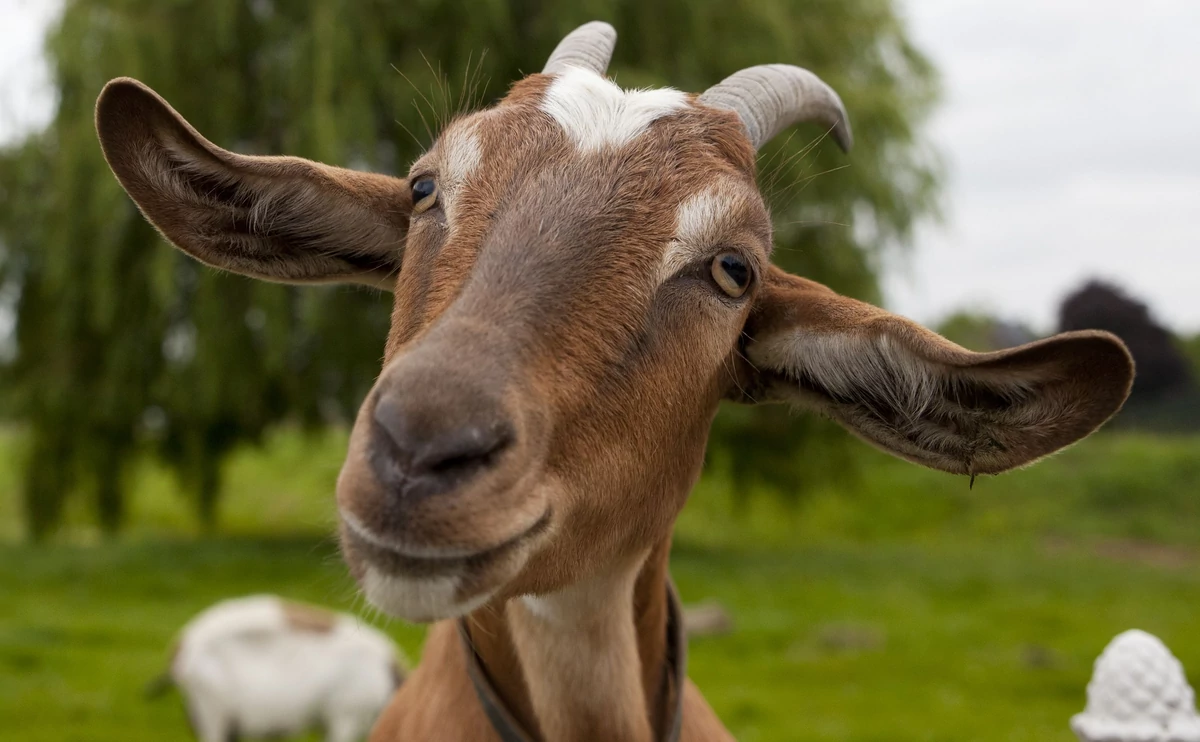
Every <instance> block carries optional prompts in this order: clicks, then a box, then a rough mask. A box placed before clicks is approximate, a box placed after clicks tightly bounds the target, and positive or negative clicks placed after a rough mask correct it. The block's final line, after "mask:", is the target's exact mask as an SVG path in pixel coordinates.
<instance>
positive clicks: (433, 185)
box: [412, 177, 438, 214]
mask: <svg viewBox="0 0 1200 742" xmlns="http://www.w3.org/2000/svg"><path fill="white" fill-rule="evenodd" d="M437 197H438V187H437V181H436V180H434V179H433V178H428V177H426V178H417V179H416V180H415V181H413V184H412V200H413V213H414V214H420V213H421V212H422V211H425V210H426V209H428V208H429V207H430V206H433V205H434V204H435V203H437Z"/></svg>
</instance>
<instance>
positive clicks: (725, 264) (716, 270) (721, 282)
mask: <svg viewBox="0 0 1200 742" xmlns="http://www.w3.org/2000/svg"><path fill="white" fill-rule="evenodd" d="M712 277H713V280H714V281H716V282H717V285H718V286H720V287H721V290H722V291H724V292H725V293H726V294H728V295H729V296H731V297H732V298H734V299H737V298H739V297H740V296H741V295H742V294H744V293H746V287H747V286H749V285H750V266H748V265H746V261H745V260H742V257H741V256H740V255H738V254H736V253H731V252H723V253H721V254H720V255H718V256H717V257H715V258H713V261H712Z"/></svg>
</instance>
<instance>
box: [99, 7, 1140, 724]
mask: <svg viewBox="0 0 1200 742" xmlns="http://www.w3.org/2000/svg"><path fill="white" fill-rule="evenodd" d="M615 38H616V34H615V32H614V31H613V30H612V28H611V27H610V26H608V25H607V24H603V23H591V24H587V25H586V26H583V27H581V28H580V29H578V30H577V31H575V32H574V33H572V34H571V35H570V36H568V37H567V38H566V39H565V40H564V41H563V42H562V44H560V45H559V47H558V48H557V49H556V50H555V52H554V54H553V55H552V57H551V59H550V62H549V63H548V64H547V65H546V69H545V70H544V71H543V72H542V73H541V74H533V75H530V76H529V77H527V78H525V79H523V80H521V81H520V82H518V83H516V84H515V85H514V86H513V88H512V90H511V92H510V93H509V94H508V96H507V97H505V98H504V99H503V100H502V101H500V102H499V103H498V104H496V105H495V106H493V107H491V108H488V109H486V110H482V111H479V112H476V113H474V114H472V115H469V116H465V117H462V118H459V119H457V120H455V121H454V122H452V123H451V124H450V125H449V126H448V127H447V128H446V130H445V131H443V132H442V133H441V135H440V137H439V138H438V140H437V142H436V143H435V144H434V145H433V147H432V148H431V149H430V150H429V151H428V152H426V153H425V154H424V155H423V156H422V157H421V158H420V159H419V160H417V162H416V163H415V164H414V165H413V166H412V170H411V172H410V174H409V176H408V177H407V178H404V179H399V178H391V177H386V176H382V175H371V174H364V173H356V172H350V171H347V170H342V169H339V168H335V167H330V166H327V165H320V164H317V163H313V162H309V161H306V160H301V159H296V158H290V157H248V156H244V155H237V154H233V153H231V152H227V151H225V150H223V149H221V148H219V147H217V146H216V145H214V144H212V143H210V142H209V141H207V140H206V139H204V138H203V137H202V136H201V135H200V134H199V133H197V132H196V131H195V130H194V129H193V128H192V127H191V126H189V125H188V124H187V122H186V121H184V120H183V118H182V117H180V116H179V114H177V113H176V112H175V111H174V110H173V109H172V108H171V107H170V106H169V105H168V104H167V103H166V102H165V101H163V100H162V99H161V98H160V97H158V95H156V94H155V93H154V92H153V91H151V90H149V89H148V88H146V87H145V86H143V85H142V84H140V83H138V82H136V81H134V80H129V79H120V80H114V81H113V82H111V83H110V84H109V85H108V86H107V87H106V88H105V90H104V92H103V93H102V94H101V96H100V100H99V102H98V104H97V110H96V123H97V128H98V131H99V134H100V140H101V143H102V145H103V148H104V153H105V156H106V157H107V158H108V162H109V164H110V165H111V167H112V169H113V171H114V172H115V173H116V175H117V177H118V179H120V181H121V183H122V185H123V186H124V187H125V189H126V190H127V191H128V192H129V194H130V195H131V196H132V197H133V199H134V201H136V202H137V204H138V206H139V207H140V208H141V210H142V212H143V213H144V214H145V215H146V217H147V218H148V219H149V220H150V221H151V222H153V223H154V224H155V226H157V227H158V229H159V230H161V231H162V233H163V234H164V235H165V236H166V238H167V239H169V240H170V241H171V242H173V243H174V244H175V245H176V246H178V247H179V248H180V249H182V250H184V251H186V252H187V253H189V254H190V255H192V256H194V257H195V258H197V259H199V260H201V261H203V262H205V263H207V264H209V265H212V266H216V267H218V268H223V269H226V270H230V271H234V272H237V273H241V274H244V275H249V276H255V277H258V278H263V279H267V280H272V281H288V282H300V283H303V282H309V283H314V282H328V281H355V282H362V283H368V284H371V285H374V286H379V287H383V288H386V289H389V290H391V291H393V292H394V294H395V305H394V311H393V314H392V326H391V332H390V335H389V337H388V341H387V347H386V352H385V356H384V362H383V369H382V371H381V373H380V375H379V379H378V381H377V382H376V384H375V386H374V388H373V389H372V390H371V392H370V394H369V395H368V396H367V398H366V400H365V402H364V403H363V405H362V408H361V411H360V412H359V415H358V419H357V421H356V423H355V425H354V431H353V434H352V437H351V442H350V448H349V452H348V454H347V457H346V462H345V466H344V468H343V469H342V473H341V476H340V478H339V480H338V484H337V503H338V509H339V513H340V515H341V519H342V528H341V535H342V548H343V552H344V554H345V558H346V561H347V563H348V564H349V566H350V570H351V572H352V573H353V574H354V576H355V577H356V578H357V579H358V581H359V583H360V585H361V586H362V588H363V590H364V592H365V594H366V596H367V599H368V600H370V601H371V602H372V603H373V604H375V605H376V606H378V607H379V608H381V609H382V610H384V611H385V612H387V613H389V614H392V615H395V616H399V617H402V618H406V619H408V620H412V621H437V623H436V624H435V625H434V626H433V627H432V629H431V630H430V633H429V637H428V642H427V644H426V647H425V652H424V660H423V662H422V663H421V665H420V667H419V668H418V669H417V671H416V672H415V673H414V674H413V675H412V676H411V678H410V680H409V681H408V682H407V683H406V684H405V685H404V686H403V688H402V690H401V691H400V692H399V694H398V695H397V696H396V698H395V699H394V701H393V703H392V704H391V706H390V707H389V709H388V711H386V712H385V714H384V716H383V718H382V719H381V721H380V723H379V724H378V726H377V727H376V730H375V732H374V736H373V739H375V740H379V741H380V742H384V741H388V740H395V741H396V742H400V741H401V740H403V741H404V742H411V741H414V740H504V741H506V742H508V741H510V740H523V739H540V740H554V741H556V742H560V741H562V742H570V741H573V740H593V739H594V740H631V741H635V742H649V741H650V740H657V739H684V740H689V741H695V740H724V739H729V735H728V732H726V731H725V730H724V728H723V727H722V726H721V724H720V722H719V721H718V720H717V718H716V716H715V715H714V714H713V712H712V711H711V710H710V709H709V707H708V706H707V705H706V704H705V702H704V700H703V698H702V697H701V696H700V693H699V692H698V691H697V690H696V689H695V687H694V686H692V685H691V684H690V683H688V682H687V681H686V678H685V676H684V673H683V657H682V646H681V643H680V642H679V641H678V639H679V634H680V627H679V625H678V624H679V616H678V610H677V603H676V601H675V598H674V593H673V591H672V590H671V588H670V582H669V579H668V574H667V564H668V553H669V550H670V543H671V530H672V526H673V524H674V521H675V518H676V516H677V514H678V513H679V511H680V509H681V508H682V507H683V504H684V502H685V501H686V499H687V496H688V492H689V490H690V489H691V487H692V485H693V483H694V482H695V480H696V478H697V476H698V474H699V471H700V467H701V463H702V460H703V457H704V448H705V443H706V440H707V436H708V430H709V425H710V423H711V421H712V418H713V415H714V414H715V413H716V410H717V405H718V403H719V402H720V400H721V399H732V400H736V401H739V402H743V403H761V402H772V401H783V402H791V403H794V404H796V405H799V406H801V407H805V408H808V409H812V410H816V411H819V412H822V413H824V414H826V415H828V416H830V417H832V418H833V419H834V420H836V421H838V422H839V423H841V424H842V425H844V426H845V427H847V428H848V429H849V430H851V431H852V432H853V433H855V434H856V435H858V436H859V437H861V438H863V439H864V440H866V441H868V442H870V443H872V444H873V445H875V446H878V447H879V448H881V449H883V450H885V451H888V452H890V453H893V454H895V455H897V456H901V457H904V458H906V459H908V460H910V461H914V462H916V463H919V464H923V465H925V466H930V467H934V468H937V469H941V470H944V471H948V472H953V473H957V474H967V475H972V476H973V475H976V474H994V473H997V472H1001V471H1004V470H1007V469H1011V468H1013V467H1017V466H1022V465H1025V464H1028V463H1031V462H1033V461H1035V460H1037V459H1039V458H1041V457H1043V456H1045V455H1047V454H1050V453H1052V452H1053V451H1055V450H1057V449H1059V448H1062V447H1063V446H1066V445H1068V444H1070V443H1073V442H1075V441H1077V440H1079V439H1080V438H1082V437H1084V436H1086V435H1088V434H1089V433H1091V432H1092V431H1093V430H1095V429H1096V428H1097V427H1098V426H1100V425H1101V424H1102V423H1103V422H1104V421H1105V420H1107V419H1108V418H1109V417H1110V416H1111V415H1112V414H1113V413H1114V412H1115V411H1116V410H1117V409H1119V408H1120V406H1121V404H1122V403H1123V401H1124V399H1125V397H1126V395H1127V393H1128V391H1129V387H1130V383H1131V380H1132V376H1133V367H1132V362H1131V360H1130V357H1129V354H1128V353H1127V352H1126V350H1125V348H1124V346H1122V344H1121V343H1120V342H1119V341H1118V340H1117V339H1116V338H1114V337H1112V336H1111V335H1108V334H1105V333H1101V332H1077V333H1068V334H1064V335H1059V336H1056V337H1053V338H1050V339H1047V340H1043V341H1039V342H1035V343H1031V344H1029V345H1025V346H1022V347H1019V348H1014V349H1012V350H1006V351H1000V352H996V353H985V354H980V353H972V352H969V351H967V350H964V349H962V348H960V347H958V346H956V345H954V344H952V343H950V342H948V341H946V340H944V339H943V338H941V337H939V336H937V335H935V334H934V333H932V332H930V331H928V330H925V329H923V328H921V327H919V326H917V325H916V324H914V323H912V322H910V321H908V320H906V319H903V318H901V317H898V316H895V315H893V314H890V313H888V312H886V311H884V310H882V309H877V308H875V307H873V306H869V305H867V304H863V303H861V302H858V301H856V300H854V299H850V298H847V297H844V296H839V295H838V294H836V293H834V292H832V291H830V290H829V289H827V288H825V287H824V286H821V285H819V284H816V283H814V282H812V281H809V280H806V279H804V278H799V277H796V276H792V275H789V274H787V273H785V272H783V271H782V270H780V269H778V268H776V267H774V266H772V265H771V263H770V256H771V247H772V245H771V221H770V218H769V217H768V214H767V209H766V207H765V205H764V203H763V199H762V196H761V195H760V193H759V191H758V188H757V187H756V183H755V151H756V149H757V148H758V147H759V146H761V145H762V144H763V143H764V142H765V141H767V140H768V139H770V138H771V137H772V136H774V134H775V133H777V132H778V131H779V130H781V129H783V128H785V127H786V126H788V125H790V124H792V123H794V122H796V121H801V120H809V121H815V122H818V123H820V124H821V125H823V126H824V127H826V128H827V129H828V130H829V131H830V132H831V133H832V136H833V138H834V139H835V140H836V141H837V142H838V143H839V144H840V145H841V146H842V147H843V149H848V148H849V146H850V142H851V136H850V128H849V124H848V121H847V118H846V115H845V111H844V110H843V109H842V104H841V101H840V100H839V99H838V97H837V95H836V94H835V93H834V92H833V91H832V90H831V89H829V88H828V86H826V85H825V84H824V83H822V82H821V81H820V80H818V79H817V78H816V77H815V76H814V75H812V74H811V73H809V72H806V71H804V70H801V69H799V68H795V67H789V66H786V65H766V66H762V67H754V68H750V69H748V70H743V71H742V72H739V73H737V74H735V75H733V76H731V77H730V78H728V79H726V80H725V81H724V82H722V83H720V84H719V85H717V86H715V87H714V88H712V89H710V90H709V91H707V92H706V93H704V94H702V95H700V96H692V95H687V94H684V93H681V92H678V91H675V90H648V91H624V90H621V89H620V88H618V87H617V86H616V85H614V84H613V83H612V82H610V81H609V80H608V79H607V78H606V77H605V69H606V67H607V63H608V59H609V57H610V55H611V52H612V47H613V44H614V42H615Z"/></svg>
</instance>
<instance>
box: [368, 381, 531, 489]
mask: <svg viewBox="0 0 1200 742" xmlns="http://www.w3.org/2000/svg"><path fill="white" fill-rule="evenodd" d="M485 410H486V412H485ZM464 413H465V414H464ZM485 414H486V415H487V416H486V417H485V416H484V415H485ZM460 415H461V417H466V418H468V419H467V420H465V421H457V420H455V418H456V417H459V416H460ZM371 418H372V419H371V428H372V431H373V432H372V436H371V437H372V444H371V448H370V453H369V456H370V460H371V463H372V466H373V468H374V469H375V472H376V475H377V476H378V477H379V478H380V480H381V483H382V484H384V485H385V486H387V487H389V488H395V489H396V490H397V491H398V492H411V493H413V494H416V493H425V494H435V493H438V492H443V491H445V490H447V489H449V488H451V487H454V486H456V485H458V484H460V483H462V482H464V481H465V480H466V479H467V478H469V477H471V476H472V475H474V474H476V473H478V472H480V471H482V470H484V469H487V468H489V467H491V466H493V465H495V463H496V461H497V459H498V458H499V457H500V456H501V454H503V453H504V451H505V450H506V449H508V448H509V447H510V446H511V445H512V444H513V442H514V441H515V438H516V431H515V429H514V428H513V425H512V424H511V423H510V422H508V421H507V420H505V419H504V418H503V417H496V416H495V412H494V411H493V410H492V409H489V407H485V406H483V405H480V404H476V405H474V406H473V408H466V407H464V408H458V409H455V408H454V406H453V405H450V406H446V407H437V408H434V407H429V406H426V405H424V404H416V405H415V407H414V406H413V405H409V404H406V403H405V402H404V401H403V400H402V399H401V398H398V397H396V396H394V395H387V396H384V397H381V398H380V399H379V400H378V401H377V403H376V405H375V409H374V410H373V411H372V415H371ZM471 418H473V419H471ZM481 418H482V420H485V421H486V422H481V421H480V420H481Z"/></svg>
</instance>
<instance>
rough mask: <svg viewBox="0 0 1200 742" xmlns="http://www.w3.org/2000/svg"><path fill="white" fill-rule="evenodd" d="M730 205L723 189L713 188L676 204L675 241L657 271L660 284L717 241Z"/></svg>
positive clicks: (727, 216)
mask: <svg viewBox="0 0 1200 742" xmlns="http://www.w3.org/2000/svg"><path fill="white" fill-rule="evenodd" d="M729 206H730V202H729V199H728V198H724V197H722V189H721V188H720V187H719V186H715V185H714V186H712V187H710V188H708V189H706V190H703V191H701V192H700V193H697V194H695V195H693V196H691V197H690V198H688V199H687V200H686V201H684V202H683V203H681V204H679V208H678V209H677V210H676V212H675V239H673V240H671V243H670V244H669V245H667V252H666V253H665V254H664V255H663V260H662V266H661V268H660V269H659V283H662V282H663V281H666V280H667V279H668V278H670V277H671V276H673V275H675V274H676V273H677V272H679V271H680V270H681V269H683V268H684V267H686V266H687V265H688V264H689V263H691V262H692V261H693V260H696V259H697V258H698V257H700V256H702V255H703V254H704V253H705V252H707V251H708V250H710V249H711V248H712V246H713V245H714V244H716V243H717V242H719V241H720V239H721V235H722V232H723V229H724V227H725V225H726V222H727V221H728V218H729Z"/></svg>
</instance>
